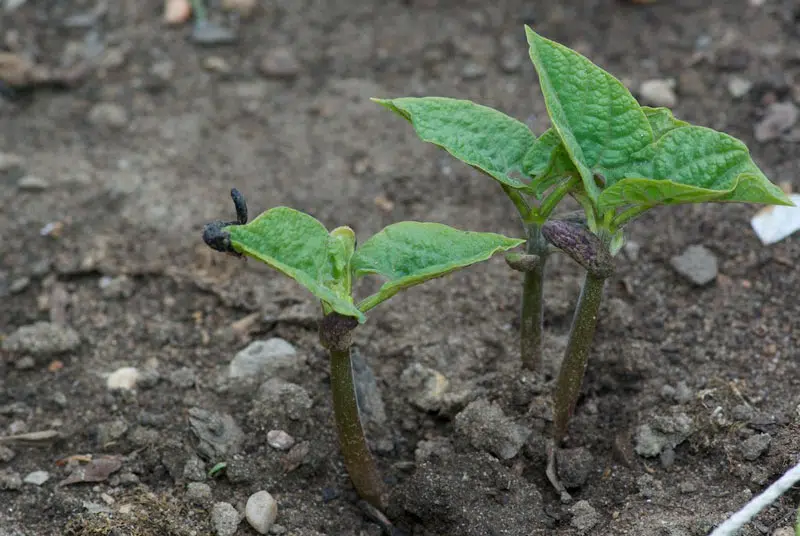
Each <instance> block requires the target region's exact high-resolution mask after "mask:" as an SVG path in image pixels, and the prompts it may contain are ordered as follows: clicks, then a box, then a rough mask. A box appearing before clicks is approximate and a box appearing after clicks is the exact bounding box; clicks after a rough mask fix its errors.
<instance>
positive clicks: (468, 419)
mask: <svg viewBox="0 0 800 536" xmlns="http://www.w3.org/2000/svg"><path fill="white" fill-rule="evenodd" d="M455 428H456V432H457V433H459V434H460V435H462V436H465V437H466V438H467V439H468V440H469V442H470V444H471V445H472V446H473V447H474V448H476V449H480V450H485V451H487V452H490V453H491V454H493V455H495V456H497V457H499V458H501V459H503V460H509V459H511V458H513V457H514V456H516V455H517V454H518V453H519V451H520V449H521V448H522V446H523V445H524V444H525V441H526V440H527V438H528V436H529V435H530V433H531V431H530V430H529V429H528V428H526V427H524V426H522V425H519V424H517V423H515V422H514V421H512V420H511V419H509V418H508V417H507V416H506V415H505V413H503V410H502V409H501V408H500V406H498V405H497V404H496V403H490V402H489V401H487V400H485V399H479V400H476V401H474V402H471V403H470V404H469V405H468V406H467V407H466V408H464V409H463V410H462V411H461V412H460V413H459V414H458V415H456V417H455Z"/></svg>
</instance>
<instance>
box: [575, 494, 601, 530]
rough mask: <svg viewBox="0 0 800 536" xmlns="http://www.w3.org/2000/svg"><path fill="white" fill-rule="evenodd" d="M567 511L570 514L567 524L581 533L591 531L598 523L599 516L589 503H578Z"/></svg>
mask: <svg viewBox="0 0 800 536" xmlns="http://www.w3.org/2000/svg"><path fill="white" fill-rule="evenodd" d="M569 511H570V513H571V514H572V520H571V521H570V523H569V524H570V525H572V526H573V527H574V528H576V529H578V530H579V531H581V532H587V531H589V530H591V529H592V528H594V526H595V525H597V523H598V522H599V521H600V514H598V513H597V510H595V509H594V507H593V506H592V505H591V504H589V501H585V500H583V501H578V502H576V503H575V504H574V505H573V506H572V508H570V509H569Z"/></svg>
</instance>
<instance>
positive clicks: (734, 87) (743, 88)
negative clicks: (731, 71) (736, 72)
mask: <svg viewBox="0 0 800 536" xmlns="http://www.w3.org/2000/svg"><path fill="white" fill-rule="evenodd" d="M752 87H753V83H752V82H751V81H750V80H747V79H746V78H741V77H739V76H732V77H731V79H730V80H728V93H730V94H731V96H732V97H733V98H734V99H741V98H742V97H744V96H745V95H747V94H748V93H749V92H750V89H752Z"/></svg>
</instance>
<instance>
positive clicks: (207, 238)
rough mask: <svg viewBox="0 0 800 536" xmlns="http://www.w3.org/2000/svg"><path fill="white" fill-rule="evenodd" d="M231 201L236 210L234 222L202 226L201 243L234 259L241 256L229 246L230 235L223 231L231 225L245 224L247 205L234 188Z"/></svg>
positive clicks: (216, 222) (213, 222)
mask: <svg viewBox="0 0 800 536" xmlns="http://www.w3.org/2000/svg"><path fill="white" fill-rule="evenodd" d="M231 199H233V206H234V207H235V208H236V221H221V220H218V221H212V222H211V223H207V224H205V225H204V226H203V242H205V243H206V245H207V246H208V247H210V248H211V249H214V250H216V251H221V252H222V253H228V254H230V255H234V256H236V257H241V256H242V254H241V253H239V252H237V251H236V250H234V249H233V246H232V245H231V235H230V233H227V232H225V231H224V230H223V229H224V228H225V227H229V226H231V225H244V224H246V223H247V203H246V202H245V200H244V195H242V193H241V192H240V191H239V190H237V189H236V188H232V189H231Z"/></svg>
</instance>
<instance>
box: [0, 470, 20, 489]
mask: <svg viewBox="0 0 800 536" xmlns="http://www.w3.org/2000/svg"><path fill="white" fill-rule="evenodd" d="M21 487H22V478H21V477H20V476H19V473H17V472H16V471H0V490H18V489H20V488H21Z"/></svg>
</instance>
